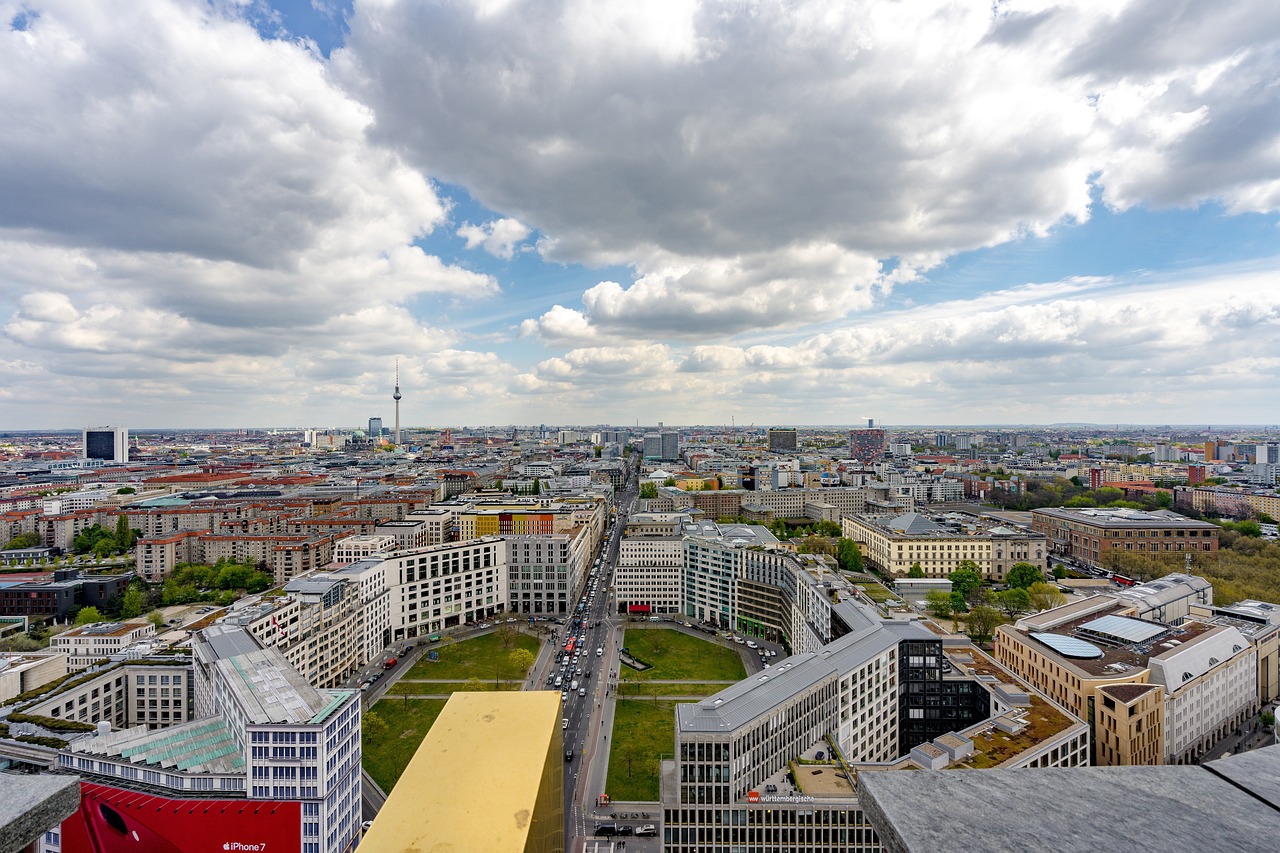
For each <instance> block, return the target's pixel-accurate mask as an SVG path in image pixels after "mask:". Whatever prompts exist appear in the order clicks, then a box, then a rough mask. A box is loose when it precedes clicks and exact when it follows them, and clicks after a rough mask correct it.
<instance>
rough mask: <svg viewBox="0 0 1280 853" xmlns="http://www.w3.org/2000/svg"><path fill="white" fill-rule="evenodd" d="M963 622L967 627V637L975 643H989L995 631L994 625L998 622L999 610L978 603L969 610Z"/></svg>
mask: <svg viewBox="0 0 1280 853" xmlns="http://www.w3.org/2000/svg"><path fill="white" fill-rule="evenodd" d="M965 623H966V625H967V627H968V631H969V637H970V638H971V639H972V640H973V641H974V642H975V643H989V642H991V636H992V635H993V634H994V633H995V631H996V626H998V625H999V624H1000V611H998V610H996V609H995V608H994V607H988V606H987V605H985V604H979V605H977V606H976V607H974V608H973V609H972V610H970V611H969V615H968V617H967V618H966V619H965Z"/></svg>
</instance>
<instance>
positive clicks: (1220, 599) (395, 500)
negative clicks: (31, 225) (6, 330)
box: [0, 376, 1280, 853]
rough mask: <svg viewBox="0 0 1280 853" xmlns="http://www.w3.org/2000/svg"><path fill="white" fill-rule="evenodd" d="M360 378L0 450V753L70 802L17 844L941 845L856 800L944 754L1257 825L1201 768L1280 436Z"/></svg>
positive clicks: (1246, 632)
mask: <svg viewBox="0 0 1280 853" xmlns="http://www.w3.org/2000/svg"><path fill="white" fill-rule="evenodd" d="M393 383H394V384H391V385H390V386H389V388H388V392H389V393H388V394H387V398H388V401H389V402H390V403H391V404H392V407H391V413H392V417H390V418H382V417H370V418H368V419H367V421H366V423H364V424H362V425H361V426H360V427H356V428H343V429H337V428H323V429H322V428H316V429H272V430H261V429H242V430H204V431H188V430H157V431H142V430H138V431H134V430H130V429H129V428H127V427H121V426H112V425H105V426H97V427H88V428H84V429H82V430H80V431H79V432H78V433H76V432H72V431H69V430H67V431H56V432H47V433H40V432H22V433H17V432H10V433H5V434H0V488H2V490H3V491H2V492H0V523H3V524H4V530H3V536H2V537H0V538H4V539H5V540H6V542H5V545H4V548H3V550H0V563H3V573H2V574H0V625H3V626H4V635H3V638H2V639H0V643H3V645H4V648H5V650H6V655H5V659H4V664H5V665H4V667H3V669H2V670H0V702H2V703H3V704H2V705H0V717H3V719H2V720H0V723H2V725H3V728H2V730H0V759H2V760H4V761H5V763H6V764H7V765H8V768H9V772H10V773H11V774H17V773H23V774H37V775H38V778H42V779H46V780H48V781H49V782H50V783H51V784H55V785H58V784H60V785H61V786H62V788H61V789H60V790H62V791H63V792H65V790H67V789H68V788H71V789H73V790H74V793H75V796H74V797H73V798H72V799H71V800H70V810H69V812H68V813H67V814H64V815H62V816H61V817H59V819H58V820H57V821H56V822H50V825H49V826H48V828H46V829H45V830H44V831H43V834H42V835H41V837H40V839H39V840H37V841H36V847H35V849H37V850H39V851H41V853H63V851H77V850H100V849H101V850H115V849H130V848H129V847H128V846H127V845H123V841H124V840H126V839H127V837H129V836H130V834H131V833H135V832H136V833H138V834H139V836H138V837H140V838H147V839H149V842H148V843H150V844H153V845H157V846H155V847H154V849H162V848H163V849H180V850H204V849H210V850H213V849H221V845H223V844H230V843H233V842H234V840H235V839H236V838H245V837H252V838H257V839H259V840H260V841H262V840H265V841H266V842H269V843H271V844H272V845H273V846H279V847H282V848H284V849H297V850H299V851H300V853H320V851H325V852H326V853H327V851H341V850H351V849H354V848H356V847H358V846H363V847H366V848H368V849H375V850H383V849H387V850H390V849H403V848H404V847H405V846H406V844H410V843H420V842H424V841H426V840H428V839H429V840H432V841H434V842H436V843H445V842H447V843H449V844H452V845H455V848H456V849H476V850H502V849H522V850H523V849H547V850H570V849H572V850H589V851H592V852H593V853H598V851H613V850H621V849H631V850H641V851H643V850H651V851H660V850H661V851H673V853H685V851H689V853H692V851H702V850H708V849H720V847H721V846H724V847H725V849H729V848H733V849H748V850H754V849H777V848H782V849H794V850H852V851H878V850H881V849H951V848H948V847H947V846H946V844H945V843H943V841H941V840H940V839H939V838H938V837H936V834H931V832H928V831H925V830H922V829H920V828H919V827H918V826H917V824H916V821H914V820H913V819H912V818H911V817H910V814H914V812H901V811H898V810H900V809H904V808H906V806H905V805H904V804H905V803H916V802H917V801H918V804H917V807H918V808H926V807H927V806H928V804H929V803H931V802H934V801H935V800H936V797H937V796H938V794H937V793H936V792H934V791H932V789H931V788H930V787H929V785H928V784H927V783H924V784H922V786H920V787H912V786H910V785H904V784H903V783H899V782H896V781H892V780H893V779H894V778H895V777H900V776H902V775H905V776H907V777H912V778H924V776H927V775H932V774H924V775H921V774H912V773H907V774H900V773H895V772H892V771H903V770H917V771H936V770H942V769H956V770H969V771H972V773H971V774H961V775H964V776H971V777H972V779H973V780H974V781H973V782H972V783H971V784H969V785H968V786H967V787H966V786H964V785H959V784H958V783H955V782H951V781H950V780H948V782H947V785H948V787H949V790H948V791H947V796H948V797H954V798H957V799H964V798H965V797H975V796H977V797H982V798H989V797H990V796H991V793H990V791H991V790H995V789H998V788H999V786H1000V785H1004V784H1010V783H1009V782H1007V781H1006V777H1005V776H1004V775H1003V774H1004V773H1006V772H1013V771H1015V770H1016V771H1017V772H1019V773H1022V772H1032V771H1033V770H1034V769H1043V768H1065V769H1068V770H1079V771H1088V770H1092V769H1094V768H1107V769H1109V770H1112V771H1115V772H1118V774H1119V775H1112V776H1106V777H1092V776H1084V777H1081V779H1080V780H1079V781H1078V784H1079V785H1080V786H1082V789H1083V790H1084V791H1086V792H1088V795H1089V796H1091V797H1093V798H1095V799H1096V801H1097V802H1096V803H1093V806H1094V807H1096V808H1097V809H1100V810H1105V809H1106V808H1113V807H1114V806H1112V805H1109V804H1108V803H1109V801H1110V800H1112V799H1114V798H1115V797H1117V796H1119V791H1120V790H1124V792H1125V794H1124V795H1125V797H1127V798H1128V800H1129V807H1131V805H1132V800H1133V798H1134V797H1137V796H1139V794H1138V793H1135V791H1134V790H1132V789H1131V786H1132V785H1133V784H1135V783H1133V782H1131V781H1128V777H1127V776H1125V775H1124V774H1125V773H1137V772H1148V771H1151V770H1155V769H1159V770H1160V771H1162V772H1164V773H1168V774H1170V775H1169V777H1168V778H1167V779H1165V780H1164V782H1165V784H1176V785H1177V786H1178V787H1179V788H1180V789H1186V790H1190V791H1200V789H1201V788H1202V787H1205V788H1207V789H1208V790H1207V791H1201V792H1200V794H1198V796H1214V797H1219V798H1223V799H1224V800H1225V802H1224V803H1223V808H1224V809H1226V811H1224V812H1223V814H1224V815H1225V814H1231V813H1233V812H1232V811H1231V809H1243V810H1244V811H1245V812H1247V813H1248V814H1249V817H1248V819H1244V818H1241V821H1242V822H1240V823H1236V824H1231V825H1230V826H1227V825H1226V824H1225V818H1224V819H1223V821H1216V820H1210V821H1207V823H1206V822H1205V821H1204V819H1203V816H1202V815H1200V814H1199V813H1198V812H1195V813H1193V815H1194V820H1190V819H1189V818H1186V819H1184V818H1180V817H1178V816H1175V815H1169V816H1166V817H1165V818H1163V821H1164V823H1165V825H1166V826H1167V827H1168V828H1167V830H1166V833H1165V835H1163V836H1159V837H1158V841H1159V843H1161V844H1164V843H1167V842H1168V838H1169V837H1172V834H1173V833H1175V832H1177V833H1188V832H1190V833H1192V835H1191V836H1189V837H1193V838H1197V837H1201V836H1203V835H1206V834H1210V833H1211V834H1212V835H1213V836H1214V837H1215V838H1216V839H1218V840H1219V842H1221V841H1222V840H1223V839H1224V838H1225V839H1226V840H1227V841H1228V842H1232V843H1234V841H1233V839H1235V840H1238V841H1240V843H1241V844H1243V843H1244V838H1245V836H1246V835H1248V834H1251V833H1254V832H1257V831H1260V830H1259V827H1258V824H1259V823H1261V824H1264V825H1265V823H1266V821H1267V820H1268V818H1267V816H1266V815H1264V814H1262V813H1260V812H1259V811H1258V810H1256V809H1252V808H1251V807H1248V808H1247V807H1246V806H1250V804H1248V803H1246V802H1245V800H1251V799H1252V798H1253V796H1254V794H1253V792H1252V790H1251V789H1250V788H1249V787H1248V785H1247V784H1245V786H1244V788H1243V789H1240V788H1237V787H1231V785H1229V784H1228V782H1227V781H1223V779H1227V780H1231V781H1232V784H1237V783H1239V782H1240V778H1241V777H1240V776H1239V774H1243V778H1245V779H1246V780H1247V778H1249V776H1250V774H1253V773H1259V772H1262V773H1264V775H1265V772H1267V771H1265V770H1263V769H1262V767H1263V766H1264V765H1258V764H1256V762H1257V761H1263V762H1267V763H1268V764H1266V765H1265V766H1269V762H1272V761H1274V760H1275V759H1274V758H1273V757H1272V756H1273V755H1274V753H1275V750H1276V749H1278V748H1280V747H1276V746H1275V743H1276V728H1275V707H1276V704H1277V702H1278V701H1280V583H1278V582H1277V581H1276V580H1275V579H1276V578H1277V577H1280V575H1278V574H1277V570H1278V569H1280V531H1278V530H1277V526H1276V518H1277V515H1280V490H1278V489H1277V484H1278V482H1280V429H1276V428H1258V427H1237V428H1233V429H1230V430H1225V429H1211V428H1208V427H1173V428H1171V427H1111V428H1103V427H1098V426H1053V427H991V428H982V429H974V428H964V429H956V428H949V427H931V428H917V427H912V428H907V429H896V428H892V427H887V426H883V425H879V424H877V423H876V422H875V421H874V420H868V422H866V423H865V424H863V425H859V426H856V427H851V428H840V429H836V428H819V429H812V428H798V427H781V426H771V427H764V428H759V427H754V426H749V427H729V428H725V427H685V426H680V427H676V426H671V425H666V424H653V425H647V426H641V427H640V428H638V429H637V428H635V427H617V426H571V425H546V424H539V425H536V426H503V427H489V428H477V427H471V428H467V427H458V428H445V429H423V428H420V427H416V426H410V425H407V424H405V423H403V422H401V421H400V419H399V417H398V416H396V413H397V408H398V406H399V405H400V404H402V403H404V402H406V401H408V400H412V399H413V392H412V389H411V388H408V387H405V386H402V385H401V384H399V380H398V378H397V377H394V376H393ZM1208 435H1212V436H1213V437H1211V438H1209V437H1206V436H1208ZM495 721H498V722H495ZM1233 762H1234V763H1233ZM1219 766H1222V767H1223V768H1224V769H1222V770H1219V769H1217V768H1218V767H1219ZM1210 771H1212V772H1210ZM1233 773H1235V774H1237V775H1232V774H1233ZM495 774H497V776H500V777H501V781H499V780H498V779H497V778H495ZM943 775H944V776H948V777H950V776H951V774H943ZM987 777H990V781H987ZM1138 778H1140V779H1141V778H1146V777H1138ZM1162 778H1163V777H1162ZM882 779H885V780H890V781H886V782H883V783H882V782H881V780H882ZM1018 784H1019V786H1022V785H1023V783H1021V782H1020V783H1018ZM1037 784H1040V783H1038V782H1037V783H1034V784H1032V788H1031V790H1032V791H1033V792H1034V791H1036V789H1035V785H1037ZM1054 784H1057V783H1055V782H1051V781H1046V782H1045V783H1044V785H1045V786H1046V787H1045V789H1044V791H1043V792H1039V793H1035V795H1036V796H1046V797H1047V796H1051V795H1052V786H1053V785H1054ZM1072 784H1077V783H1076V782H1073V783H1072ZM1143 784H1145V783H1143ZM989 785H993V786H996V788H995V789H988V787H987V786H989ZM1116 786H1120V787H1119V788H1118V787H1116ZM1224 786H1225V787H1224ZM957 787H958V789H957V790H950V789H951V788H957ZM477 789H481V790H484V791H485V795H484V796H485V801H486V802H487V803H489V804H490V805H491V806H492V807H493V808H494V809H500V808H503V809H505V808H506V807H507V806H510V807H511V808H512V809H514V810H515V811H516V812H521V813H523V814H525V818H524V819H522V820H520V821H517V822H515V823H512V824H511V825H505V824H501V822H499V823H498V825H495V822H493V821H485V820H477V819H475V818H474V817H470V816H469V815H471V814H472V810H473V809H474V802H473V801H474V798H475V797H476V796H477V793H476V791H477ZM1020 789H1021V788H1020ZM1149 795H1150V796H1153V797H1158V796H1160V797H1162V796H1164V788H1163V787H1159V788H1154V789H1152V791H1151V792H1150V794H1149ZM51 796H52V795H51ZM424 797H426V798H427V800H426V801H424ZM1233 798H1234V799H1233ZM1241 798H1243V799H1241ZM499 801H501V802H500V803H499ZM517 806H520V807H521V808H516V807H517ZM726 808H728V809H729V811H728V812H726V811H725V809H726ZM523 809H527V811H523ZM987 809H988V811H990V812H992V815H991V818H990V819H991V821H997V816H998V813H999V812H1000V811H1001V808H1000V806H999V804H998V802H997V801H994V800H991V801H990V802H989V804H988V806H987ZM726 813H727V814H730V815H731V816H732V817H731V818H730V820H729V821H727V822H726V821H725V820H724V818H723V815H724V814H726ZM178 816H181V820H179V819H178ZM201 816H202V817H201ZM1184 824H1187V825H1184ZM1191 824H1194V825H1195V826H1194V827H1193V826H1192V825H1191ZM196 826H198V827H201V829H200V831H199V836H200V838H201V839H202V840H200V841H195V840H192V838H191V836H190V833H191V831H192V827H196ZM990 832H991V836H990V840H989V841H988V842H984V843H978V844H976V845H975V843H974V841H973V839H966V840H965V841H964V843H963V847H964V848H965V849H987V847H988V846H989V847H990V849H996V848H998V847H1003V846H1005V845H1007V844H1008V843H1009V839H1010V838H1011V837H1013V836H1012V835H1009V834H1007V833H1014V829H1013V828H1012V827H1004V828H1002V827H1001V826H1000V825H999V824H998V821H997V822H996V824H995V826H994V828H992V829H991V830H990ZM1107 832H1108V833H1112V834H1113V835H1114V834H1115V833H1116V830H1115V829H1114V827H1108V829H1107ZM1002 833H1004V834H1002ZM1232 833H1235V834H1234V835H1233V834H1232ZM1015 834H1016V833H1015ZM1237 836H1238V837H1237ZM1084 837H1085V838H1086V839H1087V843H1088V844H1090V845H1092V844H1095V843H1096V841H1097V839H1096V838H1094V837H1093V836H1091V835H1089V834H1088V833H1086V834H1085V836H1084ZM1184 837H1186V836H1184ZM255 843H257V842H255ZM939 844H941V848H939V847H938V845H939ZM166 845H167V846H166ZM956 849H959V848H956ZM1224 849H1231V845H1230V844H1228V846H1227V848H1224Z"/></svg>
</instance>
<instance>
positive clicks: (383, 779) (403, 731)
mask: <svg viewBox="0 0 1280 853" xmlns="http://www.w3.org/2000/svg"><path fill="white" fill-rule="evenodd" d="M445 701H446V700H444V699H407V700H406V699H383V700H382V701H380V702H378V704H376V705H374V706H373V709H372V710H371V711H366V712H365V714H364V731H363V733H362V742H363V743H362V747H361V750H362V761H363V764H364V769H365V770H368V771H369V775H370V776H372V777H373V780H374V781H375V782H377V783H378V785H379V786H381V788H382V790H383V791H386V792H387V793H391V788H392V787H393V786H394V785H395V783H396V780H397V779H399V778H400V774H401V773H403V772H404V769H405V768H406V767H408V766H409V759H411V758H413V753H414V752H416V751H417V749H418V744H420V743H422V739H423V738H424V737H426V736H427V732H428V731H430V729H431V724H432V723H434V722H435V721H436V717H438V716H439V715H440V711H441V709H443V708H444V703H445ZM371 718H372V719H371Z"/></svg>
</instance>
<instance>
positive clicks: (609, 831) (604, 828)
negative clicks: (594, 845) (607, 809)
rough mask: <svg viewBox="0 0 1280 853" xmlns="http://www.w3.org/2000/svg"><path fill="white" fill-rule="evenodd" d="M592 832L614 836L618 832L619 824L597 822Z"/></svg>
mask: <svg viewBox="0 0 1280 853" xmlns="http://www.w3.org/2000/svg"><path fill="white" fill-rule="evenodd" d="M592 834H593V835H598V836H600V837H602V838H612V837H613V836H615V835H617V834H618V825H617V824H616V823H597V824H596V826H595V830H594V831H593V832H592Z"/></svg>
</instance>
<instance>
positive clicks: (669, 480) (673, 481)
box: [662, 477, 676, 486]
mask: <svg viewBox="0 0 1280 853" xmlns="http://www.w3.org/2000/svg"><path fill="white" fill-rule="evenodd" d="M675 484H676V478H675V477H668V478H667V479H665V480H663V481H662V485H664V486H674V485H675Z"/></svg>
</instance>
